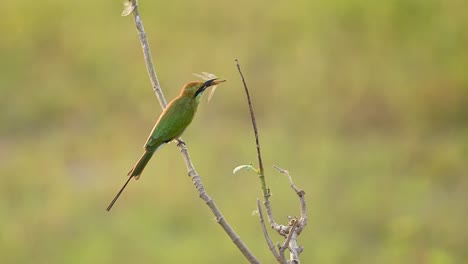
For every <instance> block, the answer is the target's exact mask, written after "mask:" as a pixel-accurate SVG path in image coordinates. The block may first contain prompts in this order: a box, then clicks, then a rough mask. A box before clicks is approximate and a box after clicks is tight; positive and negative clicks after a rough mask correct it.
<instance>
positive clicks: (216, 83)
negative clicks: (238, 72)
mask: <svg viewBox="0 0 468 264" xmlns="http://www.w3.org/2000/svg"><path fill="white" fill-rule="evenodd" d="M225 81H226V80H220V79H211V80H208V81H206V82H205V84H204V85H203V86H204V87H207V88H208V87H210V86H213V85H218V84H220V83H222V82H225Z"/></svg>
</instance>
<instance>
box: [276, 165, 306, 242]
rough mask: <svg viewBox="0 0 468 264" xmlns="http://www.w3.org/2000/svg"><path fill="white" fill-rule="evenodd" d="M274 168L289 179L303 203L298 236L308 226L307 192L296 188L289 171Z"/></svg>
mask: <svg viewBox="0 0 468 264" xmlns="http://www.w3.org/2000/svg"><path fill="white" fill-rule="evenodd" d="M273 167H274V168H275V169H277V170H278V171H279V172H280V173H282V174H284V175H286V176H287V177H288V180H289V184H290V185H291V188H292V189H293V190H294V191H295V192H296V194H297V196H298V197H299V202H300V203H301V218H300V219H299V225H298V228H297V229H298V230H297V234H300V233H301V232H302V229H304V227H305V226H306V225H307V206H306V201H305V192H304V191H303V190H300V189H299V188H297V187H296V185H295V184H294V182H293V180H292V177H291V175H289V171H287V170H285V169H282V168H280V167H278V166H276V165H273Z"/></svg>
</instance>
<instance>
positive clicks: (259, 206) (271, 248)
mask: <svg viewBox="0 0 468 264" xmlns="http://www.w3.org/2000/svg"><path fill="white" fill-rule="evenodd" d="M257 209H258V214H259V215H260V224H261V226H262V230H263V235H264V236H265V240H266V242H267V244H268V248H269V249H270V251H271V253H272V254H273V256H275V258H276V260H278V262H280V263H286V259H285V261H284V262H281V258H280V255H279V254H278V251H276V248H275V245H273V241H271V238H270V235H269V234H268V230H267V228H266V226H265V220H264V218H263V211H262V206H261V204H260V200H259V199H257Z"/></svg>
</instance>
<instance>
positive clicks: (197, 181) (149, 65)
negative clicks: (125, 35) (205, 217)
mask: <svg viewBox="0 0 468 264" xmlns="http://www.w3.org/2000/svg"><path fill="white" fill-rule="evenodd" d="M127 1H128V2H131V5H132V6H131V7H130V9H128V10H132V11H131V12H132V13H133V17H134V20H135V24H136V28H137V31H138V37H139V38H140V43H141V47H142V48H143V55H144V58H145V64H146V69H147V71H148V75H149V78H150V80H151V84H152V86H153V91H154V93H155V94H156V97H157V98H158V101H159V103H160V105H161V107H162V108H163V109H164V108H165V107H166V105H167V102H166V99H165V98H164V94H163V92H162V90H161V87H160V85H159V81H158V78H157V75H156V72H155V70H154V64H153V60H152V58H151V52H150V47H149V43H148V39H147V38H146V32H145V30H144V27H143V21H142V19H141V17H140V14H139V12H138V4H137V1H136V0H127ZM127 4H128V3H127ZM179 140H180V139H179ZM180 142H183V141H181V140H180V141H179V143H180ZM178 147H179V148H180V152H181V153H182V156H183V158H184V161H185V164H186V167H187V170H188V174H189V176H190V177H191V178H192V182H193V184H194V186H195V188H196V189H197V191H198V193H199V195H200V198H201V199H202V200H203V201H205V203H206V204H207V205H208V207H209V208H210V209H211V211H212V212H213V214H214V215H215V217H216V220H217V222H218V223H219V224H220V225H221V227H222V228H223V229H224V231H225V232H226V233H227V234H228V236H229V237H230V238H231V240H232V241H233V242H234V244H235V245H236V246H237V248H238V249H239V250H240V251H241V252H242V254H243V255H244V256H245V258H246V259H247V260H248V261H249V262H250V263H255V264H257V263H260V261H259V260H258V259H257V258H256V257H255V256H254V255H253V253H252V252H251V251H250V250H249V249H248V248H247V246H246V245H245V244H244V242H243V241H242V240H241V239H240V237H239V236H238V235H237V234H236V232H235V231H234V230H233V229H232V227H231V226H230V225H229V223H228V222H227V221H226V219H225V218H224V217H223V215H222V214H221V211H220V210H219V209H218V207H217V206H216V204H215V203H214V201H213V199H212V198H211V197H210V196H209V195H208V194H207V193H206V191H205V187H204V186H203V183H202V181H201V178H200V176H199V175H198V173H197V171H196V170H195V167H194V166H193V164H192V161H191V159H190V156H189V153H188V149H187V148H186V146H185V144H183V143H180V144H178Z"/></svg>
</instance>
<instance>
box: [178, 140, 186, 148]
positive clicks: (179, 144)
mask: <svg viewBox="0 0 468 264" xmlns="http://www.w3.org/2000/svg"><path fill="white" fill-rule="evenodd" d="M182 145H184V146H185V142H184V141H183V140H181V139H177V146H178V147H181V146H182Z"/></svg>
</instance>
